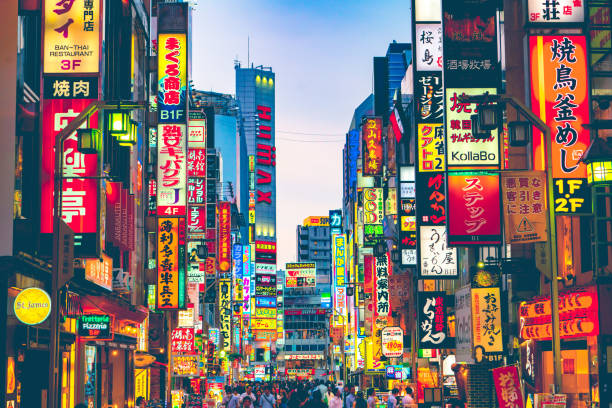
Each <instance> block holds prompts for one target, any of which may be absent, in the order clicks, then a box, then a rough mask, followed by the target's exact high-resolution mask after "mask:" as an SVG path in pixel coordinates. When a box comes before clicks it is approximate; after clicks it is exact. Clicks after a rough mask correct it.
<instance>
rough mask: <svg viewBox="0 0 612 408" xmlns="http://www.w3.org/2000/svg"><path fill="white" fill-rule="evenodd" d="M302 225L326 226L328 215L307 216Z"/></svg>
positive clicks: (327, 224)
mask: <svg viewBox="0 0 612 408" xmlns="http://www.w3.org/2000/svg"><path fill="white" fill-rule="evenodd" d="M302 225H303V226H304V227H315V226H316V227H328V226H329V217H308V218H306V219H305V220H304V222H303V223H302Z"/></svg>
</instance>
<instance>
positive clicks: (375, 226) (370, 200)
mask: <svg viewBox="0 0 612 408" xmlns="http://www.w3.org/2000/svg"><path fill="white" fill-rule="evenodd" d="M384 217H385V207H384V200H383V189H382V188H364V189H363V218H364V220H363V224H364V227H363V232H364V235H365V236H366V237H367V238H370V239H372V238H375V237H377V236H382V235H383V218H384Z"/></svg>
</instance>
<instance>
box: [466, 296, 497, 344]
mask: <svg viewBox="0 0 612 408" xmlns="http://www.w3.org/2000/svg"><path fill="white" fill-rule="evenodd" d="M472 333H473V342H474V343H473V346H474V352H475V353H476V349H477V348H481V349H482V351H483V352H484V353H499V352H502V351H504V347H503V342H502V320H501V300H500V290H499V288H477V289H472Z"/></svg>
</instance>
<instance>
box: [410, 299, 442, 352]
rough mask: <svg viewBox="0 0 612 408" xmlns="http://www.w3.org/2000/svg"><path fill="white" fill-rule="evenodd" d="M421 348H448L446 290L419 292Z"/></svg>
mask: <svg viewBox="0 0 612 408" xmlns="http://www.w3.org/2000/svg"><path fill="white" fill-rule="evenodd" d="M418 299H419V306H418V310H417V313H418V314H419V328H418V336H419V348H421V349H439V348H446V347H447V344H448V340H449V337H448V334H447V327H446V324H447V323H446V317H447V316H446V297H445V293H444V292H419V294H418Z"/></svg>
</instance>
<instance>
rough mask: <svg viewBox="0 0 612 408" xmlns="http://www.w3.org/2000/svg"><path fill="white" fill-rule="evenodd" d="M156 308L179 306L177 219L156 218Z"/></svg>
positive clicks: (176, 307) (164, 308)
mask: <svg viewBox="0 0 612 408" xmlns="http://www.w3.org/2000/svg"><path fill="white" fill-rule="evenodd" d="M157 222H158V229H157V290H156V293H157V307H156V308H157V309H158V310H171V309H178V308H179V251H178V245H179V239H178V235H179V231H178V230H179V220H178V218H158V220H157Z"/></svg>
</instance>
